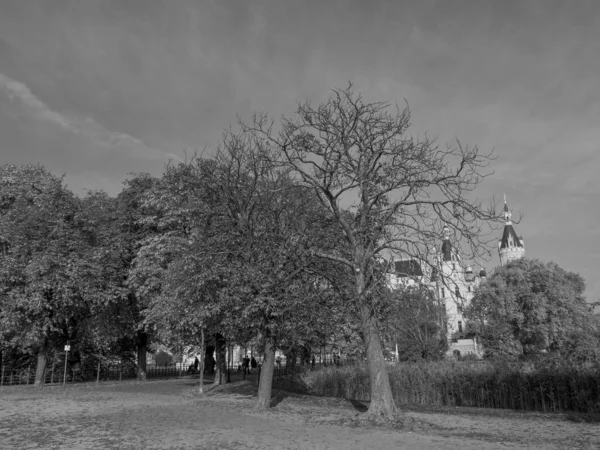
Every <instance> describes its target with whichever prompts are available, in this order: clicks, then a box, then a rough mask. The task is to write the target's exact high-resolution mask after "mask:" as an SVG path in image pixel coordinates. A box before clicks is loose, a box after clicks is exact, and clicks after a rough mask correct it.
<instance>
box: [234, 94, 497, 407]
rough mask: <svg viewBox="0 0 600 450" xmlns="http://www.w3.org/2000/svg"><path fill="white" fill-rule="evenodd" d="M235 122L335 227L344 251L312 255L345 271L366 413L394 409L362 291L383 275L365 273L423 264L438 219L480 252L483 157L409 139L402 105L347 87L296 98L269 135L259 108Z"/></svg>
mask: <svg viewBox="0 0 600 450" xmlns="http://www.w3.org/2000/svg"><path fill="white" fill-rule="evenodd" d="M241 125H242V127H243V128H244V130H245V131H249V132H251V133H253V135H254V136H255V139H256V140H257V142H258V141H260V142H262V143H263V144H262V145H267V146H270V147H272V148H276V149H277V150H278V151H279V158H280V160H279V162H280V163H281V164H283V165H285V166H287V167H288V168H290V169H292V171H293V173H295V174H296V176H297V177H298V179H299V180H300V181H301V182H302V183H303V184H304V185H306V186H308V187H310V188H312V189H313V190H314V191H315V193H316V197H317V198H318V201H319V202H320V205H321V206H322V207H323V208H324V209H325V210H326V211H327V212H328V214H330V215H331V217H332V218H334V220H335V221H336V222H337V224H338V225H339V232H340V233H341V235H342V236H343V238H344V239H345V241H346V242H347V246H345V251H344V252H336V251H323V250H320V249H314V254H316V255H318V256H320V257H322V258H325V259H328V260H330V261H335V262H337V263H340V264H343V265H345V266H347V267H349V268H350V269H351V270H352V273H353V274H354V280H353V283H354V289H355V301H356V302H357V306H358V307H359V309H360V311H361V313H360V319H361V326H362V334H363V336H362V337H363V339H364V343H365V349H366V357H367V363H368V369H369V375H370V380H371V404H370V407H369V410H368V412H367V414H368V415H385V416H391V415H393V414H394V413H395V412H396V405H395V403H394V399H393V397H392V391H391V388H390V383H389V378H388V373H387V369H386V363H385V360H384V356H383V349H382V344H381V338H380V331H379V328H378V318H377V314H376V310H377V308H376V304H375V303H376V299H375V296H373V295H371V293H372V290H373V289H374V288H375V286H377V284H378V283H381V282H382V280H383V278H384V277H382V276H380V275H378V274H381V271H380V270H374V269H375V267H376V266H377V261H380V260H381V259H382V258H388V259H389V258H407V257H410V258H416V259H419V260H421V261H431V258H432V256H433V253H434V252H435V247H434V244H435V242H436V240H438V239H439V237H440V231H441V229H442V227H443V226H444V224H447V225H448V226H449V227H450V228H452V229H453V231H454V237H455V239H456V240H459V241H460V242H461V246H462V250H463V254H465V253H466V258H469V257H470V258H471V259H472V258H473V257H477V256H481V252H482V251H484V252H485V251H487V248H486V246H485V245H484V244H485V242H484V240H485V236H486V234H485V232H486V223H487V222H488V221H489V220H494V219H496V218H497V217H498V216H497V215H496V214H495V213H494V211H493V208H492V207H490V208H489V209H485V208H483V207H482V205H481V203H480V202H478V201H475V200H474V199H472V198H470V195H471V192H472V191H473V190H474V189H475V188H476V187H477V186H478V185H479V184H480V183H481V182H482V181H483V179H484V178H485V177H486V176H487V175H488V174H486V173H485V170H486V168H487V167H488V165H489V163H490V161H491V160H492V159H493V157H492V154H482V153H481V152H480V151H479V150H478V148H477V147H473V148H468V147H464V146H462V145H461V144H460V142H457V143H456V145H455V146H448V147H445V148H441V147H439V146H438V145H437V143H436V142H435V140H430V139H429V138H428V137H427V136H425V137H424V138H417V137H413V136H411V135H410V134H408V129H409V125H410V111H409V109H408V106H407V107H405V108H404V109H402V110H401V109H400V108H399V107H396V110H395V111H394V112H390V105H389V104H388V103H385V102H377V103H365V102H364V101H363V99H362V97H361V95H360V94H356V93H355V92H354V91H353V88H352V85H351V84H350V85H349V86H348V88H346V89H334V90H333V93H332V95H331V96H330V98H329V99H328V100H327V101H325V102H324V103H322V104H320V105H319V106H318V107H313V106H312V105H311V104H310V103H308V102H306V103H302V104H299V105H298V108H297V111H296V114H295V116H294V117H293V118H283V119H282V124H281V127H280V129H279V130H278V131H276V130H275V122H274V121H273V120H272V119H270V118H269V117H267V116H266V115H264V114H257V115H255V116H254V119H253V122H252V124H250V125H248V124H243V123H242V124H241ZM348 252H349V253H350V255H351V256H350V257H348V256H347V254H348ZM488 254H489V251H488ZM432 264H433V263H432Z"/></svg>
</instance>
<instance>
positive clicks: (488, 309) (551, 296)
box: [465, 258, 599, 358]
mask: <svg viewBox="0 0 600 450" xmlns="http://www.w3.org/2000/svg"><path fill="white" fill-rule="evenodd" d="M584 293H585V282H584V280H583V278H581V276H579V275H578V274H576V273H573V272H569V271H567V270H565V269H563V268H561V267H560V266H559V265H558V264H556V263H554V262H548V263H545V262H542V261H539V260H537V259H527V258H521V259H519V260H516V261H511V262H510V263H508V264H507V265H505V266H503V267H498V268H496V269H495V270H494V272H493V274H492V275H491V276H490V277H489V278H488V280H487V281H486V282H485V283H482V284H481V285H480V286H479V287H478V288H477V289H476V290H475V294H474V298H473V300H472V301H471V304H470V306H469V307H468V308H467V310H466V311H465V314H466V315H467V317H468V318H469V319H471V320H475V321H478V322H479V323H480V324H482V339H483V345H484V349H485V351H486V353H487V355H488V356H495V355H499V356H517V355H521V354H535V353H540V352H556V353H561V354H563V355H565V356H567V355H569V354H571V355H573V352H574V351H576V352H577V354H578V355H579V356H580V357H584V358H585V357H589V356H592V355H587V356H586V352H587V353H589V352H590V349H591V348H593V347H596V348H597V346H598V343H599V342H598V321H597V320H596V317H595V316H593V315H592V307H593V305H591V304H589V303H587V302H586V298H585V295H584ZM586 341H587V343H589V344H590V345H587V343H586Z"/></svg>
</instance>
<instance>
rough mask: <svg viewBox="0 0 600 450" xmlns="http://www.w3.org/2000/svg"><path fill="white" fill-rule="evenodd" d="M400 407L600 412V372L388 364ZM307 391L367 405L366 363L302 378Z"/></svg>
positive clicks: (505, 364) (547, 366) (541, 366)
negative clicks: (410, 405)
mask: <svg viewBox="0 0 600 450" xmlns="http://www.w3.org/2000/svg"><path fill="white" fill-rule="evenodd" d="M389 376H390V384H391V388H392V393H393V395H394V399H395V401H396V403H397V404H413V405H434V406H472V407H480V408H505V409H520V410H532V411H545V412H550V411H577V412H584V413H598V412H600V370H599V369H598V367H573V366H569V365H567V364H566V363H564V362H563V363H560V362H559V361H556V360H554V361H551V362H550V361H545V362H543V363H542V362H538V363H527V364H526V363H519V362H510V361H498V362H488V361H478V362H475V361H473V362H471V361H438V362H419V363H410V364H399V365H394V366H389ZM302 384H303V385H304V386H305V387H306V390H308V392H309V393H311V394H315V395H320V396H328V397H340V398H347V399H352V400H364V401H368V400H369V399H370V398H369V395H370V393H369V376H368V372H367V369H366V367H365V366H364V365H357V366H353V367H340V368H337V367H330V368H327V369H324V370H319V371H315V372H308V373H306V374H304V375H302Z"/></svg>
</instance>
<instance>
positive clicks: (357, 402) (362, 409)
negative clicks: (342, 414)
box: [348, 400, 369, 413]
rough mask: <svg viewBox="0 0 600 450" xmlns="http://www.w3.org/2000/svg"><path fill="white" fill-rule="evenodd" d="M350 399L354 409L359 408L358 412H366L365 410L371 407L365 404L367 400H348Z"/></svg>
mask: <svg viewBox="0 0 600 450" xmlns="http://www.w3.org/2000/svg"><path fill="white" fill-rule="evenodd" d="M348 401H349V402H350V404H352V406H353V407H354V409H355V410H357V411H358V412H361V413H364V412H367V410H368V409H369V407H368V406H367V405H366V404H365V402H362V401H360V400H348Z"/></svg>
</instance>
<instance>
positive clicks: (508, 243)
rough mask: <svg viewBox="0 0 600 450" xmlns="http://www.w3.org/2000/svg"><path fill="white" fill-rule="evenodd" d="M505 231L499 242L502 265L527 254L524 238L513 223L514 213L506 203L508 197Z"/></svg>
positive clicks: (505, 206)
mask: <svg viewBox="0 0 600 450" xmlns="http://www.w3.org/2000/svg"><path fill="white" fill-rule="evenodd" d="M503 214H504V231H503V232H502V238H501V239H500V241H499V242H498V253H499V255H500V265H501V266H504V265H506V264H508V263H509V262H510V261H514V260H516V259H519V258H522V257H523V256H525V245H524V243H523V238H522V237H519V236H517V232H516V231H515V229H514V227H513V224H512V214H511V212H510V210H509V209H508V205H507V204H506V197H505V198H504V212H503Z"/></svg>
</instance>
